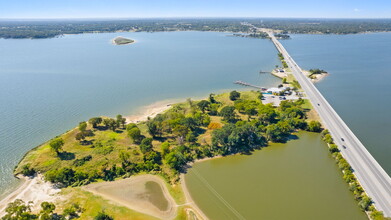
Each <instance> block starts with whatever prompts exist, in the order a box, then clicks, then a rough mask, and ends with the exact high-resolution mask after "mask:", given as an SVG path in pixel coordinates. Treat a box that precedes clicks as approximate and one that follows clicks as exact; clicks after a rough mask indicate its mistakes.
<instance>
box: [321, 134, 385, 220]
mask: <svg viewBox="0 0 391 220" xmlns="http://www.w3.org/2000/svg"><path fill="white" fill-rule="evenodd" d="M322 139H323V141H325V142H326V143H327V144H328V145H329V151H330V153H331V154H332V156H333V157H334V159H335V161H336V163H337V164H338V167H339V169H341V171H342V173H343V179H344V180H345V181H346V183H348V184H349V190H350V191H352V192H353V194H354V198H355V199H356V200H357V202H358V206H359V207H360V209H361V210H363V211H368V212H370V216H371V217H372V219H379V220H380V219H385V218H384V216H383V213H382V212H379V211H377V210H376V209H375V207H374V206H373V201H372V199H371V198H370V197H368V196H367V194H366V193H365V191H364V189H363V188H362V187H361V185H360V183H359V182H358V180H357V178H356V176H355V175H354V174H353V172H354V171H353V169H352V167H351V166H350V165H349V163H348V162H347V161H346V160H345V158H343V156H342V154H341V153H340V151H339V149H338V147H337V145H336V144H335V143H334V141H333V139H332V137H331V135H330V132H329V131H328V130H327V129H326V130H323V131H322Z"/></svg>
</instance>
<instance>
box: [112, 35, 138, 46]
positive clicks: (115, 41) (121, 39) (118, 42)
mask: <svg viewBox="0 0 391 220" xmlns="http://www.w3.org/2000/svg"><path fill="white" fill-rule="evenodd" d="M111 42H112V43H113V44H115V45H125V44H132V43H134V40H132V39H129V38H125V37H116V38H114V39H113V40H112V41H111Z"/></svg>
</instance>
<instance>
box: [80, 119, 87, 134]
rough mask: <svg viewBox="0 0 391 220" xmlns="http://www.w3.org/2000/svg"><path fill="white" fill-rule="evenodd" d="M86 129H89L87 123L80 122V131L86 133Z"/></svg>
mask: <svg viewBox="0 0 391 220" xmlns="http://www.w3.org/2000/svg"><path fill="white" fill-rule="evenodd" d="M86 129H87V122H85V121H82V122H80V123H79V130H80V131H81V132H85V131H86Z"/></svg>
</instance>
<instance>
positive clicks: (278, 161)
mask: <svg viewBox="0 0 391 220" xmlns="http://www.w3.org/2000/svg"><path fill="white" fill-rule="evenodd" d="M298 137H299V139H297V140H291V141H289V142H288V143H287V144H271V145H270V146H269V147H266V148H263V149H262V150H259V151H255V152H254V153H253V154H252V155H250V156H248V155H238V156H229V157H225V158H219V159H213V160H207V161H204V162H199V163H196V164H195V165H194V166H193V168H191V169H189V171H188V174H186V175H185V178H186V185H187V186H188V188H189V191H190V194H191V196H192V198H193V199H194V201H195V202H196V203H197V205H198V206H199V207H200V208H201V209H202V210H203V211H204V213H205V214H206V215H207V216H208V217H209V218H210V219H239V218H240V217H244V218H245V219H317V220H323V219H324V220H328V219H334V220H337V219H340V220H346V219H357V220H359V219H363V220H364V219H367V217H366V215H365V214H364V213H363V212H361V211H360V210H359V208H358V206H357V203H356V201H355V200H354V198H353V194H352V193H351V192H350V191H349V190H348V185H347V183H345V182H344V181H343V179H342V175H341V173H340V171H339V170H338V167H337V165H336V164H335V162H334V159H333V158H331V157H330V155H329V154H328V149H327V146H326V144H325V143H324V142H323V141H322V140H321V138H320V134H316V133H309V132H300V133H299V134H298Z"/></svg>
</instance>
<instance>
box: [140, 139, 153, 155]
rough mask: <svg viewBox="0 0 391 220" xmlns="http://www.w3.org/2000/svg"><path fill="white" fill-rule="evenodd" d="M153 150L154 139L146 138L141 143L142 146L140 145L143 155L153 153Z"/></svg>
mask: <svg viewBox="0 0 391 220" xmlns="http://www.w3.org/2000/svg"><path fill="white" fill-rule="evenodd" d="M152 149H153V146H152V138H144V139H143V140H142V141H141V144H140V150H141V152H142V153H143V154H145V153H147V152H149V151H151V150H152Z"/></svg>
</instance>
